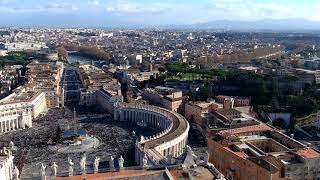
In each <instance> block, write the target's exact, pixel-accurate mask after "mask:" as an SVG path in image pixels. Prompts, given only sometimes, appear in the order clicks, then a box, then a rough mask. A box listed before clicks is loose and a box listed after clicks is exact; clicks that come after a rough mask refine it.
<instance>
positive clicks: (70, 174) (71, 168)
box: [68, 157, 74, 176]
mask: <svg viewBox="0 0 320 180" xmlns="http://www.w3.org/2000/svg"><path fill="white" fill-rule="evenodd" d="M68 164H69V176H73V165H74V163H73V162H72V159H71V158H70V157H68Z"/></svg>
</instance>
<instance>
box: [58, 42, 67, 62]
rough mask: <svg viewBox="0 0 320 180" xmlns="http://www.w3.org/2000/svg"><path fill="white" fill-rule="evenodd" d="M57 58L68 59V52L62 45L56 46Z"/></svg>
mask: <svg viewBox="0 0 320 180" xmlns="http://www.w3.org/2000/svg"><path fill="white" fill-rule="evenodd" d="M58 58H59V60H60V61H66V60H67V59H68V52H67V50H66V49H65V48H64V46H60V47H58Z"/></svg>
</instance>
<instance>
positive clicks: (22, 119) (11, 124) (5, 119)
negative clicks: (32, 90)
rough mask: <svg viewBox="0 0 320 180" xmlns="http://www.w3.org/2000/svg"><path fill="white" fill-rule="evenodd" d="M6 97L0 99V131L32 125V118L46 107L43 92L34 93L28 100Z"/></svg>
mask: <svg viewBox="0 0 320 180" xmlns="http://www.w3.org/2000/svg"><path fill="white" fill-rule="evenodd" d="M10 98H12V97H8V99H10ZM8 99H4V101H0V133H5V132H8V131H13V130H18V129H25V128H30V127H32V120H33V119H34V118H37V117H38V116H39V115H40V114H41V113H43V112H44V111H46V109H47V107H46V98H45V93H43V92H42V93H38V94H36V95H34V97H32V98H31V99H30V100H29V101H23V102H21V101H18V102H16V101H14V100H13V101H10V100H9V101H7V100H8Z"/></svg>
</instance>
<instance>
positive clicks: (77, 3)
mask: <svg viewBox="0 0 320 180" xmlns="http://www.w3.org/2000/svg"><path fill="white" fill-rule="evenodd" d="M319 12H320V0H0V26H17V25H20V26H97V27H98V26H99V27H102V26H104V27H108V26H120V27H121V26H130V25H169V24H171V25H173V24H174V25H181V24H196V23H203V22H208V21H214V20H241V21H254V20H263V19H291V18H295V19H296V18H299V19H302V18H303V19H306V20H312V21H319V22H320V13H319Z"/></svg>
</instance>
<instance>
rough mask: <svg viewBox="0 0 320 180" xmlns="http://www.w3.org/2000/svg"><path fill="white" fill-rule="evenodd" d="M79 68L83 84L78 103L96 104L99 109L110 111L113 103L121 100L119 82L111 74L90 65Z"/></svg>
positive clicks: (84, 104) (85, 104)
mask: <svg viewBox="0 0 320 180" xmlns="http://www.w3.org/2000/svg"><path fill="white" fill-rule="evenodd" d="M79 69H80V78H81V81H82V83H83V85H84V88H83V89H82V90H81V93H80V101H79V104H80V105H83V106H93V105H98V106H99V107H100V108H101V109H103V110H106V111H107V112H108V113H112V112H113V108H114V105H115V104H116V103H119V102H123V96H122V94H121V84H120V82H119V81H118V80H117V79H114V78H112V75H111V74H108V73H106V72H104V71H103V70H102V69H100V68H97V67H95V66H92V65H81V66H80V67H79Z"/></svg>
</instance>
